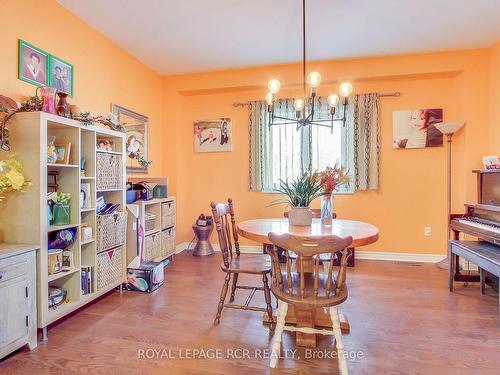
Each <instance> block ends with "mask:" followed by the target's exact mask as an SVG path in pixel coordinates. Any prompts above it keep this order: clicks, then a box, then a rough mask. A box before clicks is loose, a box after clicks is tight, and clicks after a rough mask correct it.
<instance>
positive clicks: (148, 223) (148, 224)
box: [144, 212, 156, 232]
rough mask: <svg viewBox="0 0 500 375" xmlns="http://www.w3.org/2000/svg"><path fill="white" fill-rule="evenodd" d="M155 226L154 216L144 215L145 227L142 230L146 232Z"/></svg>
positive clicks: (150, 214)
mask: <svg viewBox="0 0 500 375" xmlns="http://www.w3.org/2000/svg"><path fill="white" fill-rule="evenodd" d="M155 224H156V215H155V214H152V213H149V212H147V213H146V214H145V215H144V226H145V228H144V230H145V231H146V232H149V231H152V230H154V229H155Z"/></svg>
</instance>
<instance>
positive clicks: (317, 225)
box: [238, 218, 378, 247]
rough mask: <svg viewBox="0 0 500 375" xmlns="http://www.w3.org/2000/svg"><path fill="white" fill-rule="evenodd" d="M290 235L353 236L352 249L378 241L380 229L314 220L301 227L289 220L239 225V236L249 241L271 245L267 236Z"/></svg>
mask: <svg viewBox="0 0 500 375" xmlns="http://www.w3.org/2000/svg"><path fill="white" fill-rule="evenodd" d="M270 232H274V233H280V234H282V233H290V234H293V235H295V236H301V237H305V238H307V237H310V236H328V235H332V234H334V235H336V236H339V237H347V236H352V247H360V246H365V245H369V244H371V243H374V242H376V241H377V240H378V228H377V227H376V226H374V225H372V224H368V223H364V222H362V221H354V220H342V219H334V220H333V221H332V225H322V224H321V219H313V222H312V225H311V226H307V227H299V226H292V225H288V219H282V218H281V219H255V220H247V221H243V222H241V223H239V224H238V234H239V235H240V236H242V237H245V238H248V239H249V240H253V241H257V242H260V243H264V244H269V243H270V241H269V238H268V237H267V235H268V234H269V233H270Z"/></svg>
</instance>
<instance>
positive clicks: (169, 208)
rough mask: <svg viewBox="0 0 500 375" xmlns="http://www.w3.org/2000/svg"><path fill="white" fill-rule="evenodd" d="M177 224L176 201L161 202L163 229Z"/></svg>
mask: <svg viewBox="0 0 500 375" xmlns="http://www.w3.org/2000/svg"><path fill="white" fill-rule="evenodd" d="M173 226H175V201H170V202H165V203H162V204H161V227H162V229H165V228H169V227H173Z"/></svg>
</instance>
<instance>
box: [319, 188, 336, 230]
mask: <svg viewBox="0 0 500 375" xmlns="http://www.w3.org/2000/svg"><path fill="white" fill-rule="evenodd" d="M332 218H333V194H325V195H322V196H321V224H323V225H332Z"/></svg>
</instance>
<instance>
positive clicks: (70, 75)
mask: <svg viewBox="0 0 500 375" xmlns="http://www.w3.org/2000/svg"><path fill="white" fill-rule="evenodd" d="M73 79H74V72H73V65H72V64H70V63H68V62H66V61H64V60H62V59H60V58H59V57H55V56H53V55H49V77H48V81H49V82H48V85H49V86H50V87H54V88H56V89H57V91H59V92H64V93H65V94H68V96H71V97H73Z"/></svg>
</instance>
